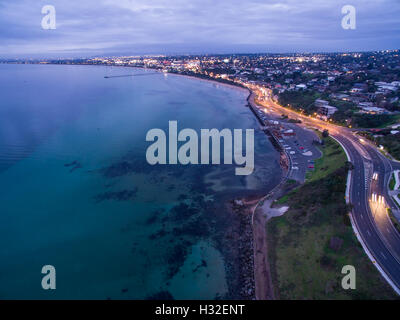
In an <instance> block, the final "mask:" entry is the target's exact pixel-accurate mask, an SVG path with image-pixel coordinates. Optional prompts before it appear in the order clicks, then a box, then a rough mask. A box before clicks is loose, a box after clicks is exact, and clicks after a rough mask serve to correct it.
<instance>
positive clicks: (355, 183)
mask: <svg viewBox="0 0 400 320" xmlns="http://www.w3.org/2000/svg"><path fill="white" fill-rule="evenodd" d="M251 89H252V90H253V91H254V92H255V93H256V94H258V95H259V96H260V94H262V93H261V92H260V91H258V90H257V87H252V88H251ZM267 98H268V99H267V100H264V101H263V102H262V105H263V106H266V107H268V108H270V109H272V110H274V111H276V112H279V114H282V113H285V114H288V115H290V116H291V117H292V118H294V119H300V120H301V121H302V123H303V124H305V125H307V126H311V127H314V128H317V129H319V130H324V129H327V130H329V132H330V135H331V136H332V137H333V138H335V139H336V140H337V141H339V142H340V143H341V144H342V146H343V147H344V148H345V150H346V152H347V154H348V156H349V157H350V161H351V162H352V164H353V166H354V168H353V170H352V171H351V179H350V185H349V190H350V192H349V198H350V199H349V201H350V203H351V204H352V205H353V209H352V212H351V216H352V221H353V223H354V225H355V227H356V230H357V231H358V237H359V238H360V239H361V241H362V243H363V246H364V249H366V250H367V253H368V255H369V257H370V259H371V260H372V262H373V263H374V264H375V265H376V266H377V267H378V269H380V271H381V273H382V274H383V276H384V277H385V279H386V280H387V281H388V282H389V283H390V285H391V286H392V287H393V289H394V290H395V291H396V292H397V293H398V294H400V233H399V232H398V231H397V230H396V229H395V227H394V226H393V224H392V222H391V220H390V218H389V216H388V214H387V208H388V207H391V208H392V209H397V207H396V205H395V203H394V201H393V200H392V198H391V197H390V196H389V188H388V185H389V179H390V177H391V174H392V172H393V170H399V169H400V162H396V161H391V160H389V159H387V158H385V157H384V156H383V155H382V154H381V153H380V152H379V150H377V149H376V147H375V146H373V145H372V144H371V143H369V142H368V141H364V140H363V139H362V138H360V137H358V136H356V135H355V134H354V132H352V130H349V129H348V128H344V127H339V126H336V125H333V124H330V123H327V122H324V121H322V120H318V119H315V118H310V117H308V116H305V115H302V114H299V113H297V112H295V111H292V110H290V109H287V108H283V107H281V106H280V105H278V104H276V103H275V102H273V101H272V100H271V99H270V97H269V96H267ZM357 231H356V232H357Z"/></svg>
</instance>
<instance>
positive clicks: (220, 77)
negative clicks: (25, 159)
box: [2, 50, 400, 158]
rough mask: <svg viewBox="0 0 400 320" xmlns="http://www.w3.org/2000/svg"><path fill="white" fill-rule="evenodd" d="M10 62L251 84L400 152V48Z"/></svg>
mask: <svg viewBox="0 0 400 320" xmlns="http://www.w3.org/2000/svg"><path fill="white" fill-rule="evenodd" d="M2 62H8V63H10V62H11V63H40V64H47V63H51V64H74V65H76V64H83V65H106V66H124V67H141V68H150V69H156V70H159V71H162V72H165V73H176V74H184V75H190V76H196V77H201V78H206V79H213V80H216V81H220V82H224V83H230V84H235V85H239V86H243V87H252V88H255V89H257V92H258V93H259V96H258V99H259V100H265V99H266V97H267V96H268V95H270V96H271V98H272V100H273V101H275V102H277V103H279V104H280V105H282V106H284V107H286V108H289V109H292V110H295V111H297V112H299V113H301V114H304V115H307V116H312V117H315V118H318V119H321V120H324V121H329V122H331V123H335V124H338V125H341V126H346V127H348V128H353V129H357V128H359V129H363V131H365V132H364V135H366V137H367V138H369V139H371V140H372V141H374V142H376V143H377V144H380V145H383V146H385V148H387V149H388V151H389V152H390V153H391V154H392V155H394V156H397V157H398V158H400V143H396V140H398V141H400V125H398V122H400V51H399V50H386V51H378V52H361V53H356V52H355V53H326V54H323V53H318V54H311V53H309V54H299V53H297V54H235V55H199V56H192V55H185V56H183V55H182V56H165V55H157V56H126V57H94V58H85V59H57V60H55V59H52V60H51V59H50V60H49V59H46V60H7V61H2Z"/></svg>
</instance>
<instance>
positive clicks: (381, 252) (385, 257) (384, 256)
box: [381, 251, 387, 260]
mask: <svg viewBox="0 0 400 320" xmlns="http://www.w3.org/2000/svg"><path fill="white" fill-rule="evenodd" d="M381 255H382V257H384V258H385V260H387V259H386V257H385V255H384V254H383V252H382V251H381Z"/></svg>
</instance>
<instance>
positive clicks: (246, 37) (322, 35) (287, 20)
mask: <svg viewBox="0 0 400 320" xmlns="http://www.w3.org/2000/svg"><path fill="white" fill-rule="evenodd" d="M49 4H50V5H53V6H54V7H55V9H56V29H55V30H44V29H42V26H41V21H42V18H43V17H44V15H43V14H42V13H41V10H42V7H43V6H44V5H49ZM349 4H350V5H353V6H354V7H355V8H356V10H357V11H356V13H357V15H356V17H357V25H356V30H344V29H343V28H342V26H341V20H342V17H343V15H342V13H341V9H342V7H343V6H344V5H349ZM398 48H400V0H346V1H341V0H301V1H300V0H281V1H274V0H79V1H76V0H45V1H43V0H0V57H29V56H34V57H78V56H96V55H123V54H155V53H163V54H165V53H166V54H175V53H233V52H237V53H248V52H295V51H301V52H305V51H359V50H380V49H398Z"/></svg>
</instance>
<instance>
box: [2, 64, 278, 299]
mask: <svg viewBox="0 0 400 320" xmlns="http://www.w3.org/2000/svg"><path fill="white" fill-rule="evenodd" d="M123 74H126V75H131V74H141V76H136V77H119V78H108V79H106V78H104V76H112V75H123ZM142 74H145V75H142ZM0 96H1V103H0V240H1V243H2V246H1V247H0V262H1V264H0V298H2V299H4V298H6V299H9V298H17V299H21V298H28V299H32V298H35V299H54V298H56V299H71V298H74V299H107V298H110V299H146V298H159V297H163V298H175V299H214V298H216V297H236V293H235V290H236V287H237V282H236V279H237V278H238V275H237V274H235V272H234V271H231V270H230V269H229V268H228V267H227V266H228V263H227V261H228V260H232V259H235V256H234V254H233V256H232V253H228V251H229V250H225V249H226V246H227V242H226V241H224V239H225V237H226V233H227V232H228V231H227V230H229V228H230V227H232V225H234V224H235V223H236V222H235V221H236V217H235V216H234V215H233V214H232V213H230V212H229V210H227V202H228V201H229V200H232V199H234V198H238V197H244V196H247V197H249V196H250V197H251V196H257V195H261V194H264V193H266V192H267V191H268V190H269V189H271V188H272V187H273V186H274V185H275V184H277V183H278V181H279V179H280V173H281V171H280V168H279V164H278V154H277V153H276V152H275V151H274V150H273V147H272V146H271V144H270V143H269V141H268V140H267V139H266V137H265V135H264V134H263V133H261V132H258V131H257V130H256V135H255V143H256V157H255V165H256V169H255V172H254V173H253V174H252V175H250V176H247V177H244V176H235V174H234V168H235V167H234V166H227V165H221V166H215V165H214V166H211V165H210V166H181V165H175V166H173V165H165V166H150V165H148V164H147V162H146V159H145V153H146V148H147V147H148V146H149V143H148V142H146V141H145V136H146V133H147V131H148V130H150V129H153V128H162V129H164V130H165V131H166V132H167V131H168V121H169V120H177V121H178V127H179V129H183V128H193V129H195V130H200V129H201V128H210V129H211V128H218V129H223V128H231V129H233V128H243V129H244V128H257V127H258V125H257V123H256V121H255V119H254V116H253V115H252V114H251V112H250V110H249V109H248V108H246V107H245V103H246V101H245V99H246V97H247V92H246V91H245V90H240V89H235V88H231V87H227V86H223V85H219V84H215V83H211V82H206V81H200V80H197V79H192V78H186V77H181V76H176V75H164V74H161V73H155V72H154V71H151V70H139V69H131V68H111V67H97V66H56V65H0ZM198 132H199V131H198ZM228 245H229V243H228ZM231 245H235V243H234V242H233V243H232V244H231ZM230 251H232V250H230ZM234 251H235V250H233V252H234ZM232 261H234V260H232ZM47 264H49V265H53V266H54V267H55V268H56V275H57V277H56V290H47V291H46V290H43V289H42V288H41V280H42V276H43V275H42V274H41V268H42V266H44V265H47Z"/></svg>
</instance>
